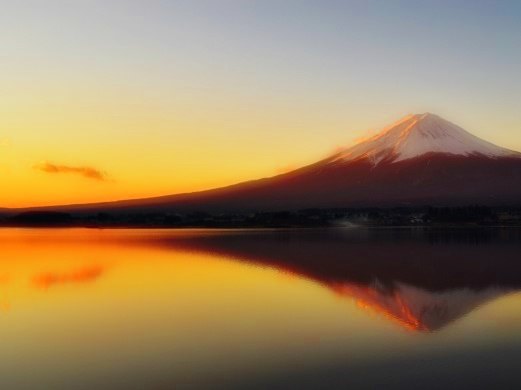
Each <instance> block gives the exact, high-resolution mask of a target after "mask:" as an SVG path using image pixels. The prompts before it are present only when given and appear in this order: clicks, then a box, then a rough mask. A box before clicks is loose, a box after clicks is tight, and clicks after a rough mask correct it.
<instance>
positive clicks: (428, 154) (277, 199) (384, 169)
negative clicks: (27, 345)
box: [47, 114, 521, 212]
mask: <svg viewBox="0 0 521 390" xmlns="http://www.w3.org/2000/svg"><path fill="white" fill-rule="evenodd" d="M520 203H521V154H520V153H518V152H514V151H511V150H508V149H504V148H501V147H499V146H496V145H493V144H491V143H489V142H487V141H484V140H482V139H480V138H477V137H475V136H473V135H472V134H470V133H468V132H467V131H465V130H463V129H462V128H460V127H458V126H456V125H454V124H452V123H450V122H448V121H446V120H444V119H442V118H440V117H438V116H436V115H433V114H421V115H410V116H407V117H405V118H404V119H402V120H400V121H398V122H397V123H396V124H394V125H392V126H390V127H388V128H386V129H384V130H383V131H382V132H381V133H380V134H378V135H376V136H374V137H371V138H369V139H368V140H366V141H363V142H361V143H359V144H357V145H355V146H352V147H349V148H346V149H344V150H342V151H340V152H339V153H336V154H335V155H333V156H331V157H329V158H326V159H324V160H322V161H319V162H317V163H315V164H312V165H309V166H307V167H304V168H300V169H297V170H295V171H292V172H288V173H285V174H282V175H279V176H275V177H272V178H267V179H260V180H255V181H250V182H245V183H240V184H237V185H233V186H229V187H224V188H218V189H214V190H208V191H201V192H196V193H189V194H179V195H170V196H164V197H158V198H149V199H138V200H130V201H120V202H111V203H103V204H93V205H74V206H61V207H53V208H47V209H53V210H85V211H91V210H98V209H103V210H104V209H110V210H111V211H114V210H122V211H128V210H129V209H134V210H140V211H173V212H184V211H196V210H197V211H211V212H215V211H217V212H233V211H259V210H294V209H301V208H315V207H316V208H330V207H331V208H332V207H362V206H363V207H394V206H425V205H432V206H442V205H470V204H481V205H519V204H520Z"/></svg>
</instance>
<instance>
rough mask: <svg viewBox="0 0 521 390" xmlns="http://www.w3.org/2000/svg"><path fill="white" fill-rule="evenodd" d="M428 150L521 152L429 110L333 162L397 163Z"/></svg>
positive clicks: (498, 154)
mask: <svg viewBox="0 0 521 390" xmlns="http://www.w3.org/2000/svg"><path fill="white" fill-rule="evenodd" d="M426 153H444V154H450V155H460V156H471V155H478V156H485V157H489V158H499V157H520V156H521V154H519V153H517V152H514V151H512V150H508V149H505V148H502V147H499V146H496V145H494V144H491V143H490V142H487V141H485V140H482V139H481V138H478V137H476V136H474V135H472V134H470V133H469V132H467V131H465V130H464V129H462V128H461V127H459V126H456V125H455V124H453V123H451V122H449V121H446V120H445V119H443V118H441V117H439V116H437V115H434V114H430V113H425V114H415V115H408V116H406V117H405V118H403V119H401V120H400V121H398V122H397V123H395V124H394V125H391V126H390V127H387V128H385V129H384V130H383V131H382V132H380V133H379V134H377V135H375V136H373V137H371V138H369V139H368V140H365V141H363V142H361V143H359V144H357V145H354V146H352V147H349V148H347V149H345V150H343V151H341V152H340V153H338V154H336V155H335V156H334V158H333V161H353V160H359V159H369V160H370V161H372V162H373V164H375V165H376V164H378V163H380V162H381V161H384V160H386V161H389V162H398V161H403V160H408V159H411V158H414V157H419V156H422V155H424V154H426Z"/></svg>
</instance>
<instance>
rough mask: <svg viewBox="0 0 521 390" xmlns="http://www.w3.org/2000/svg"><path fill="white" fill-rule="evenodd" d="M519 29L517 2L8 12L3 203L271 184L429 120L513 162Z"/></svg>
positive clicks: (0, 98)
mask: <svg viewBox="0 0 521 390" xmlns="http://www.w3.org/2000/svg"><path fill="white" fill-rule="evenodd" d="M520 20H521V2H519V1H511V2H509V1H477V0H476V1H454V0H453V1H434V0H433V1H420V0H415V1H369V0H366V1H333V0H329V1H328V0H320V1H319V0H315V1H308V0H300V1H294V0H287V1H273V0H258V1H256V0H242V1H241V0H213V1H210V0H191V1H175V0H171V1H154V0H146V1H145V0H141V1H133V0H124V1H123V0H122V1H116V0H114V1H109V0H104V1H95V0H91V1H87V0H77V1H65V0H62V1H58V0H47V1H36V0H35V1H24V0H18V1H12V2H6V4H2V11H1V12H0V48H1V51H0V172H1V173H2V179H3V185H2V191H0V207H1V206H25V205H40V204H42V205H43V204H55V203H71V202H87V201H99V200H111V199H121V198H133V197H141V196H152V195H162V194H168V193H176V192H184V191H193V190H198V189H204V188H209V187H215V186H220V185H225V184H231V183H235V182H238V181H242V180H246V179H253V178H258V177H264V176H270V175H273V174H276V173H280V172H282V171H285V170H288V169H290V168H293V167H298V166H300V165H303V164H306V163H310V162H313V161H315V160H317V159H319V158H322V157H325V156H326V155H328V154H329V153H331V152H332V151H333V150H334V149H335V148H337V147H338V146H340V145H349V144H351V143H353V142H355V141H356V140H357V139H359V138H361V137H364V136H367V135H368V134H371V133H372V132H374V131H376V130H378V129H379V128H381V127H383V126H385V125H387V124H389V123H390V122H394V121H396V120H397V119H399V118H400V117H402V116H404V115H406V114H409V113H421V112H426V111H429V112H434V113H437V114H439V115H441V116H443V117H445V118H446V119H448V120H450V121H452V122H455V123H456V124H459V125H460V126H462V127H464V128H466V129H467V130H469V131H471V132H472V133H474V134H476V135H478V136H480V137H483V138H486V139H487V140H489V141H491V142H494V143H497V144H499V145H501V146H505V147H509V148H511V149H517V150H521V74H520V69H521V23H520V22H519V21H520ZM89 170H90V171H89Z"/></svg>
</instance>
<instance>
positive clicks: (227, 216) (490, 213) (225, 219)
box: [0, 206, 521, 228]
mask: <svg viewBox="0 0 521 390" xmlns="http://www.w3.org/2000/svg"><path fill="white" fill-rule="evenodd" d="M0 225H1V226H21V227H72V226H82V227H144V228H146V227H150V228H152V227H172V228H175V227H178V228H183V227H209V228H211V227H215V228H218V227H221V228H248V227H249V228H259V227H260V228H262V227H273V228H279V227H327V226H437V225H465V226H467V225H487V226H489V225H496V226H497V225H501V226H505V225H510V226H521V207H517V208H506V207H503V208H491V207H485V206H468V207H423V208H407V207H400V208H389V209H383V208H364V209H349V208H335V209H305V210H298V211H274V212H254V213H244V214H241V213H208V212H191V213H186V214H182V213H175V212H136V211H131V212H130V211H129V212H124V211H121V210H118V211H116V212H98V213H89V214H80V213H77V214H76V213H65V212H52V211H29V212H23V213H19V214H9V213H4V214H3V215H2V214H0Z"/></svg>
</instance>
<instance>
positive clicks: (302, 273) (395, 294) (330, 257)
mask: <svg viewBox="0 0 521 390" xmlns="http://www.w3.org/2000/svg"><path fill="white" fill-rule="evenodd" d="M157 242H158V243H159V244H161V245H164V246H166V247H169V248H172V249H178V250H188V251H200V252H206V253H211V254H214V255H219V256H225V257H228V258H233V259H236V260H240V261H246V262H250V263H255V264H256V265H259V266H269V267H273V268H276V269H278V270H281V271H282V272H286V273H291V274H293V275H297V276H299V277H302V278H307V279H310V280H313V281H316V282H318V283H320V284H322V285H323V286H326V287H327V288H329V289H331V290H332V291H334V292H335V293H337V294H338V295H339V296H342V297H347V298H352V299H355V300H356V302H357V304H358V306H359V307H360V308H362V309H365V310H369V311H373V312H377V313H379V314H381V315H382V317H383V318H387V319H389V320H391V321H393V322H396V323H398V324H400V325H401V326H403V327H404V328H406V329H409V330H413V331H427V332H428V331H435V330H439V329H441V328H443V327H444V326H446V325H448V324H450V323H451V322H453V321H455V320H457V319H459V318H461V317H463V316H465V315H466V314H468V313H469V312H471V311H472V310H474V309H476V308H477V307H479V306H481V305H483V304H484V303H486V302H488V301H491V300H494V299H496V298H499V297H501V296H504V295H506V294H508V293H511V292H515V291H518V290H521V259H520V258H519V243H520V242H521V235H520V232H519V231H518V230H495V229H492V230H488V229H473V230H462V229H461V230H460V229H458V230H439V231H438V230H417V231H414V230H413V231H411V230H389V229H382V230H378V229H376V230H349V229H337V230H320V231H317V230H301V231H284V232H278V233H274V232H272V231H241V232H233V231H227V232H219V233H218V234H217V233H210V232H207V233H206V234H194V235H186V236H182V237H175V238H172V237H169V238H164V237H163V238H160V239H158V241H157Z"/></svg>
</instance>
